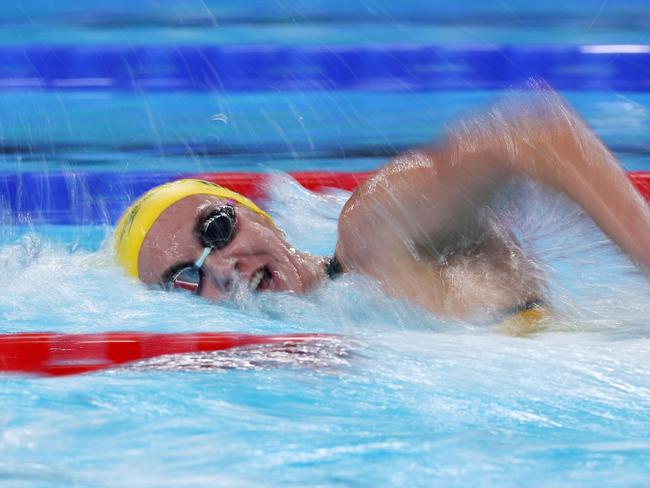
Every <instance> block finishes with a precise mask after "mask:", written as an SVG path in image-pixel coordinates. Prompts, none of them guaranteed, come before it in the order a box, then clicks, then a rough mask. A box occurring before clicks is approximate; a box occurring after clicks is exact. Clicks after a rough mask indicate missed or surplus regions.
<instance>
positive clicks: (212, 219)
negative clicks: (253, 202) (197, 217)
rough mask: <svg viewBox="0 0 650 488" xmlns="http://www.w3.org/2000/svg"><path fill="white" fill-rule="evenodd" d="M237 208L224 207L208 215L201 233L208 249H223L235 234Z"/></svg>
mask: <svg viewBox="0 0 650 488" xmlns="http://www.w3.org/2000/svg"><path fill="white" fill-rule="evenodd" d="M235 222H236V220H235V208H234V207H233V206H232V205H222V206H221V207H219V208H217V209H216V210H213V211H212V212H210V213H209V214H208V216H207V217H206V218H205V220H204V221H203V223H202V224H201V228H200V229H199V232H200V234H201V240H202V241H203V244H204V245H205V246H206V247H213V248H216V249H223V248H224V247H226V246H227V245H228V243H229V242H230V241H231V240H232V238H233V235H234V234H235Z"/></svg>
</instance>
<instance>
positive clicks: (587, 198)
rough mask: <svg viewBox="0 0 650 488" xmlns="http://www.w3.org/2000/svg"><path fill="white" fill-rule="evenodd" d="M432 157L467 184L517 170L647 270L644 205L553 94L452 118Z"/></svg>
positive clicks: (649, 229) (648, 220) (648, 229)
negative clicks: (454, 123) (579, 211)
mask: <svg viewBox="0 0 650 488" xmlns="http://www.w3.org/2000/svg"><path fill="white" fill-rule="evenodd" d="M433 154H434V158H435V159H437V160H438V162H439V163H438V164H442V165H444V166H451V167H458V168H459V174H460V175H461V177H469V178H470V179H471V180H473V181H474V182H475V183H476V182H477V178H476V177H474V176H472V173H473V172H474V171H475V170H477V177H478V178H481V169H480V168H481V167H482V168H483V169H482V171H483V172H486V171H487V173H490V172H492V175H490V176H489V178H498V176H497V175H501V174H503V173H504V172H505V173H507V172H512V171H516V172H523V173H525V174H527V175H529V176H531V177H532V178H534V179H536V180H538V181H540V182H541V183H543V184H545V185H548V186H550V187H552V188H554V189H556V190H558V191H560V192H562V193H564V194H565V195H567V196H568V197H570V198H571V199H572V200H574V201H575V202H577V203H578V204H579V205H581V206H582V207H583V208H584V210H585V211H586V212H587V213H588V214H589V215H590V216H591V218H592V219H593V220H594V221H595V222H596V224H597V225H598V226H599V227H600V228H601V229H602V230H603V231H604V232H605V233H606V234H607V235H608V236H609V237H610V238H611V239H612V240H613V241H614V242H616V243H617V244H618V246H619V247H620V248H621V249H622V250H623V251H624V252H625V253H626V254H627V255H628V256H629V257H630V258H631V259H632V260H633V261H634V262H635V263H637V265H639V266H640V267H641V268H642V269H644V270H645V271H646V272H650V208H649V207H648V205H647V204H646V203H645V201H644V200H643V198H642V197H641V196H640V194H639V193H638V192H637V191H636V190H635V189H634V187H633V186H632V184H631V182H630V180H629V178H628V177H627V175H626V173H625V172H624V170H623V169H622V168H621V166H620V164H619V162H618V161H617V160H616V158H615V157H614V156H613V155H612V153H611V152H610V151H609V150H608V149H607V148H606V147H605V145H604V144H603V143H602V142H601V141H600V140H599V139H598V137H597V136H596V135H595V134H594V133H593V132H592V131H591V130H590V129H589V127H588V126H587V125H586V124H585V123H584V121H583V120H582V119H580V117H579V116H578V115H577V114H575V113H574V112H573V110H572V109H571V108H570V107H568V106H567V104H566V103H564V102H563V101H562V100H561V99H560V97H559V96H557V95H556V94H555V93H553V92H550V91H546V90H545V91H541V92H539V93H535V97H534V98H533V99H532V100H529V101H528V102H522V101H520V102H519V103H515V102H506V103H503V104H500V105H496V106H495V107H493V108H492V109H491V110H490V111H488V112H487V113H486V114H485V115H483V116H481V117H478V118H475V119H472V120H468V121H465V122H462V123H460V124H459V125H458V127H457V128H456V129H455V131H454V132H453V133H452V134H451V135H450V137H449V138H448V139H447V140H446V142H445V144H444V145H443V146H442V147H441V149H440V150H439V151H436V152H434V153H433ZM486 166H487V168H488V169H487V170H486V169H485V167H486ZM461 168H462V169H461ZM483 178H486V176H483ZM478 184H479V186H480V182H478Z"/></svg>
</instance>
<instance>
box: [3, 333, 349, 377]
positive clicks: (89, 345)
mask: <svg viewBox="0 0 650 488" xmlns="http://www.w3.org/2000/svg"><path fill="white" fill-rule="evenodd" d="M336 337H337V336H335V335H332V334H293V335H252V334H239V333H234V332H196V333H168V334H162V333H152V332H99V333H90V334H59V333H53V332H33V333H19V334H0V372H4V373H28V374H38V375H48V376H63V375H71V374H79V373H88V372H91V371H98V370H102V369H107V368H111V367H114V366H119V365H121V364H125V363H130V362H133V361H140V360H143V359H151V358H154V357H158V356H163V355H168V354H187V353H196V352H211V351H223V350H226V349H232V348H236V347H244V346H259V345H273V344H275V345H281V346H291V345H296V344H303V343H307V342H319V341H321V342H322V341H327V340H332V339H334V338H336ZM288 350H289V351H290V349H288Z"/></svg>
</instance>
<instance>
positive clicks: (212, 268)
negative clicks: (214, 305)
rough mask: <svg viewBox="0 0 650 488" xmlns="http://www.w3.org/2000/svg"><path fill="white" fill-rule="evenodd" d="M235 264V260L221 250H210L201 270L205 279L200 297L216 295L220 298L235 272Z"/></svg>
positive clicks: (227, 288) (226, 289) (228, 286)
mask: <svg viewBox="0 0 650 488" xmlns="http://www.w3.org/2000/svg"><path fill="white" fill-rule="evenodd" d="M237 263H238V262H237V259H236V258H233V257H232V256H228V253H226V252H223V250H218V249H212V250H211V252H210V254H209V255H208V256H207V258H206V259H205V261H204V263H203V267H202V268H201V269H202V271H203V276H204V278H205V283H204V284H203V292H202V295H206V296H207V295H208V294H209V293H210V295H214V294H215V293H218V294H219V296H222V295H223V294H224V293H225V292H227V291H228V290H229V288H230V285H231V283H232V280H233V279H234V277H235V274H236V272H237ZM212 297H213V298H217V297H214V296H212Z"/></svg>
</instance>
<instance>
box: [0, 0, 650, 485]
mask: <svg viewBox="0 0 650 488" xmlns="http://www.w3.org/2000/svg"><path fill="white" fill-rule="evenodd" d="M53 5H54V4H52V3H50V2H38V1H35V0H34V1H31V2H22V3H20V2H19V4H17V6H15V7H14V6H7V7H6V8H5V7H3V10H2V13H1V14H0V18H2V19H4V23H3V25H2V26H0V44H1V45H0V53H2V52H4V51H3V50H2V48H3V46H4V47H7V46H14V47H15V46H16V45H18V46H23V45H25V46H26V47H25V49H26V50H27V49H28V48H29V49H31V47H33V46H32V44H34V45H37V44H40V43H45V42H49V43H54V44H57V43H59V44H61V45H65V46H70V45H80V44H93V45H94V44H95V43H97V45H99V44H102V43H104V44H106V43H110V44H111V45H117V44H120V45H124V46H127V47H128V46H131V45H136V44H138V45H139V44H140V43H145V44H149V45H156V46H167V47H169V46H171V47H172V48H173V46H174V45H175V43H182V44H189V45H194V44H200V45H205V44H212V43H214V44H218V45H223V44H237V45H251V44H256V45H258V44H259V43H260V42H272V43H274V44H275V45H295V44H300V45H313V46H322V45H327V44H349V43H356V44H364V43H365V44H367V45H373V46H375V45H378V44H379V43H381V42H387V43H389V44H391V45H394V44H395V43H396V42H400V41H404V42H406V43H433V44H437V43H448V44H453V43H455V42H458V39H460V38H463V39H468V37H467V36H470V38H469V40H471V41H472V42H475V43H506V44H508V45H525V44H526V43H530V42H532V43H538V44H542V43H546V44H545V45H550V44H553V43H555V42H556V41H557V43H558V44H561V45H562V46H566V45H567V44H571V43H576V44H577V43H608V44H621V43H622V44H634V45H645V44H647V43H648V39H647V28H644V27H643V21H644V19H647V13H646V12H645V7H644V2H634V1H631V0H628V1H626V2H621V3H619V4H618V5H617V6H611V5H609V4H606V3H603V4H602V5H600V14H598V12H593V7H592V11H591V12H588V11H587V9H586V7H585V5H584V2H578V4H576V5H577V6H576V7H572V6H563V7H562V10H559V7H557V6H555V5H546V3H544V2H542V4H541V5H540V6H537V7H536V8H534V7H532V6H526V5H525V4H524V2H510V3H509V4H508V5H498V6H491V7H486V6H485V5H483V4H482V3H481V2H472V3H471V4H468V6H466V7H465V10H461V9H460V8H458V7H454V6H447V7H444V8H442V7H438V6H436V9H438V10H436V9H434V7H433V6H431V5H429V3H426V4H425V2H415V3H414V4H413V6H412V7H411V8H408V6H405V7H398V6H393V4H392V3H390V2H378V3H376V4H374V5H370V4H367V3H365V2H362V3H355V2H335V4H332V5H330V6H328V7H327V8H325V7H323V6H322V4H320V3H318V2H301V3H300V4H299V5H297V4H295V5H294V4H291V5H290V4H278V3H276V2H272V3H265V2H254V3H251V5H250V6H248V7H245V6H240V7H237V6H235V5H233V6H230V7H228V8H226V7H220V8H222V10H221V11H220V16H216V15H213V14H214V12H217V10H216V9H218V8H219V7H218V6H215V5H216V2H200V4H199V3H194V2H189V3H187V4H186V5H187V6H186V7H184V8H182V6H181V5H180V4H179V3H177V2H167V1H165V2H145V1H143V2H114V3H110V2H109V3H107V4H106V5H104V6H103V7H102V8H103V9H104V10H101V12H100V13H98V12H92V13H89V12H88V11H87V8H85V7H84V6H83V5H82V2H76V1H69V0H68V1H66V2H62V3H61V4H60V5H57V6H53ZM335 7H336V8H335ZM53 9H54V11H55V12H54V13H53ZM418 9H420V10H419V12H420V14H421V15H420V16H419V17H418V16H417V15H416V14H417V12H418ZM154 11H155V12H157V14H156V15H153V14H151V12H154ZM470 14H471V15H470ZM211 15H212V16H211ZM536 16H537V17H538V18H540V19H541V20H542V21H543V22H541V24H544V25H545V26H546V27H547V28H548V29H550V30H547V29H543V28H541V27H535V28H532V27H530V26H531V25H532V24H533V20H534V19H535V18H536ZM558 17H560V18H569V19H571V22H569V24H566V25H568V26H569V27H566V28H565V27H562V25H565V24H560V23H558V22H556V19H557V18H558ZM362 18H365V19H366V21H365V22H364V21H362V20H361V19H362ZM206 19H208V20H206ZM209 19H212V21H214V22H216V24H217V25H222V26H223V29H218V28H215V27H214V26H213V25H212V24H210V23H209V22H208V21H209ZM255 19H257V20H255ZM499 19H500V20H499ZM508 19H510V21H508ZM513 19H515V20H513ZM632 20H635V22H636V23H633V22H632ZM219 21H220V22H221V24H219ZM21 22H22V23H21ZM455 22H456V23H455ZM255 23H257V24H255ZM253 24H255V25H257V26H258V28H257V29H253V28H252V27H251V25H253ZM289 24H293V25H294V27H293V28H289V27H288V25H289ZM347 25H351V26H353V28H354V29H356V28H357V27H355V26H358V30H357V31H356V32H351V30H353V28H347V27H346V26H347ZM206 26H212V27H206ZM529 27H530V28H529ZM382 28H383V31H384V34H385V35H382ZM537 29H539V30H537ZM549 32H551V33H555V34H557V35H558V36H560V37H554V36H552V35H551V34H550V33H549ZM400 33H401V34H400ZM405 33H406V34H405ZM400 36H402V37H400ZM404 36H406V37H404ZM145 41H146V42H145ZM27 44H30V46H27ZM30 52H32V51H30ZM504 52H505V51H504ZM57 69H58V68H57ZM0 78H2V76H0ZM3 79H8V78H3ZM23 83H24V80H23ZM639 86H640V85H639ZM500 93H501V90H500V89H472V87H471V86H468V87H467V89H442V88H441V89H431V90H419V89H418V90H412V89H404V90H399V91H396V90H392V89H391V90H385V89H379V88H378V87H376V86H370V87H367V89H364V88H360V87H355V88H354V89H349V90H342V89H341V90H339V89H337V90H327V89H322V88H319V89H314V90H308V89H300V90H285V89H277V90H273V89H265V90H222V91H216V90H204V89H201V90H131V89H123V88H119V89H118V88H115V87H113V88H111V87H107V88H106V89H99V88H96V87H95V88H92V89H87V88H84V89H75V88H70V87H66V88H61V89H56V88H53V87H52V86H39V87H34V88H29V87H26V86H22V87H21V88H16V89H13V88H12V89H10V88H7V87H6V86H5V87H4V89H3V93H2V96H1V97H0V129H1V133H0V135H1V139H0V148H1V149H2V151H0V152H1V154H0V188H8V187H5V186H2V185H5V184H6V182H7V181H11V182H12V185H14V186H12V187H11V188H12V189H13V190H12V191H14V192H16V193H24V192H38V194H39V195H42V196H43V199H42V200H39V201H42V202H45V203H44V208H40V209H32V208H29V209H26V208H23V211H22V212H17V210H16V208H15V206H12V204H11V199H10V198H8V196H7V194H3V200H2V201H1V202H0V211H1V212H2V221H1V222H0V223H1V224H2V225H0V266H1V267H2V273H1V274H0V287H1V289H2V290H3V293H2V294H0V316H1V317H2V320H1V321H0V332H2V333H10V332H23V331H41V330H49V331H55V332H96V331H103V330H134V331H157V332H161V331H162V332H189V331H212V332H217V331H239V332H247V333H285V332H289V333H294V332H328V333H329V332H333V333H337V334H341V335H342V336H343V337H344V339H343V341H342V343H341V344H340V345H338V346H336V347H323V346H319V347H307V348H305V349H304V350H303V351H302V353H301V354H299V355H297V354H293V355H292V354H288V353H286V352H283V351H275V352H273V353H269V352H266V351H259V350H258V351H231V352H229V353H227V354H221V355H208V356H205V355H202V356H200V355H187V356H183V357H173V358H163V359H161V360H157V361H152V362H148V363H145V364H140V365H135V366H131V367H126V368H120V369H115V370H110V371H105V372H101V373H95V374H89V375H82V376H71V377H65V378H56V379H43V378H28V377H21V376H3V377H2V378H1V379H0V403H1V405H2V407H1V408H0V481H2V483H3V484H6V485H7V486H19V487H22V486H25V487H58V486H79V487H88V486H93V487H95V486H97V487H103V486H107V487H108V486H145V487H146V486H151V487H164V486H169V487H177V486H206V487H207V486H210V487H212V486H312V485H313V486H383V485H386V486H445V487H447V486H486V487H487V486H522V485H527V486H535V487H537V486H540V487H542V486H574V487H587V486H620V487H637V486H638V487H645V486H648V483H649V481H650V475H649V474H648V473H650V333H649V330H650V321H649V319H648V317H650V300H648V296H650V284H649V283H648V281H647V280H646V279H645V278H643V277H641V276H640V275H639V274H638V272H637V271H636V270H635V268H634V267H633V265H632V264H631V263H629V262H628V261H627V260H626V259H625V258H624V257H623V256H621V255H620V253H619V252H618V251H617V250H616V249H614V248H613V246H612V245H611V244H609V243H608V241H607V239H606V238H605V237H604V236H603V235H602V233H600V231H598V230H597V229H595V228H594V226H593V225H592V224H591V223H590V222H589V221H588V220H587V219H586V218H585V217H584V216H583V215H582V213H581V212H580V211H579V210H577V209H576V208H575V207H574V206H572V205H571V204H569V203H568V202H566V201H564V200H562V199H559V198H557V197H556V196H554V195H550V194H548V193H547V192H545V191H543V190H541V189H540V188H537V187H535V186H534V185H530V184H528V183H526V182H519V184H517V185H515V186H513V187H512V188H508V189H506V190H504V194H503V202H502V206H501V214H502V217H503V218H504V219H506V220H508V221H509V222H510V223H511V224H512V225H513V226H514V228H515V230H516V232H517V234H518V235H519V236H520V238H521V239H522V241H523V243H524V245H525V246H526V247H527V249H530V250H531V252H533V254H534V255H535V256H536V257H537V258H538V259H539V261H540V262H542V263H543V265H544V267H545V270H546V273H547V275H548V277H549V287H550V292H549V293H550V297H551V299H552V300H551V301H552V303H553V304H554V306H555V307H556V309H557V316H556V318H554V319H553V321H552V322H551V323H550V324H549V327H548V330H547V331H546V332H544V333H542V334H537V335H534V336H531V337H528V338H513V337H508V336H505V335H503V334H501V333H499V332H498V331H497V330H495V327H494V326H492V325H491V324H490V323H466V322H450V321H443V320H439V319H436V318H434V317H431V316H430V315H428V314H426V313H425V312H423V311H420V310H417V309H414V308H413V307H412V306H411V305H409V304H406V303H404V302H401V301H398V300H393V299H389V298H387V297H386V296H384V295H383V294H381V293H380V292H379V290H378V289H377V287H376V285H375V284H373V283H372V282H370V281H368V280H366V279H363V278H361V277H358V276H344V277H343V278H342V279H339V280H337V281H335V282H331V283H327V284H326V285H324V286H323V287H322V288H320V289H318V290H316V291H315V292H313V293H311V294H309V295H307V296H304V297H298V296H294V295H292V294H288V293H282V294H260V295H257V296H251V295H250V294H249V293H248V292H246V291H245V290H238V291H237V292H236V293H235V294H234V295H233V297H232V300H231V301H230V302H229V303H227V304H215V303H209V302H205V301H202V300H198V299H193V298H190V297H185V296H179V295H176V294H166V293H162V292H160V291H157V290H150V289H147V288H145V287H143V286H140V285H139V284H137V283H135V282H133V281H131V280H129V279H128V278H125V277H124V276H123V275H122V274H121V273H120V271H119V270H118V269H117V268H116V267H115V265H114V263H113V258H112V255H111V252H110V234H111V229H112V223H113V221H114V219H115V216H116V212H117V211H118V210H119V208H121V207H123V206H124V205H125V204H126V202H127V201H128V200H129V198H131V197H132V196H133V195H130V194H128V192H123V191H122V190H121V189H122V188H124V186H121V185H123V182H124V181H126V180H128V177H129V176H130V175H133V174H136V173H137V174H140V173H142V174H146V173H151V174H159V173H169V172H172V173H173V172H177V173H179V174H180V173H193V172H207V171H217V172H218V171H262V172H275V173H276V175H275V176H274V178H273V182H272V184H271V186H270V189H269V194H270V198H269V201H268V202H266V204H267V206H268V208H269V210H270V211H271V213H272V215H273V217H274V218H275V219H276V220H277V222H278V223H279V225H280V226H281V227H282V228H283V229H285V230H286V232H287V235H288V236H289V238H290V240H291V242H292V243H294V244H295V245H296V246H297V247H299V248H304V249H306V250H308V251H311V252H314V253H319V254H324V255H326V254H331V253H332V251H333V248H334V244H335V242H336V222H337V217H338V213H339V211H340V209H341V207H342V205H343V204H344V202H345V200H346V198H347V197H348V196H349V194H347V193H345V192H342V191H332V192H330V193H327V194H325V195H315V194H311V193H309V192H306V191H305V190H303V189H301V188H300V187H299V186H298V185H296V184H295V182H293V181H292V180H291V179H290V178H288V177H287V176H286V175H285V174H283V172H287V171H294V170H306V169H313V170H342V171H365V170H371V169H374V168H377V167H378V166H379V165H380V164H381V162H382V161H384V160H386V159H387V158H389V157H390V156H392V155H394V154H396V153H397V152H399V151H401V150H404V149H406V148H408V147H411V146H413V145H419V144H425V143H427V142H429V141H431V140H435V139H436V138H437V137H439V136H440V134H441V132H442V130H443V125H444V123H446V122H447V121H450V120H453V118H454V117H457V116H459V115H462V114H465V113H467V112H470V111H472V110H473V109H475V108H476V107H480V106H482V105H484V104H486V103H489V101H490V100H493V99H495V98H496V97H498V96H499V94H500ZM562 94H563V95H564V96H565V97H567V99H568V100H569V101H570V102H571V103H572V104H573V105H574V106H575V107H576V109H577V110H578V112H579V113H580V114H581V115H582V116H583V117H584V118H585V119H586V120H587V122H588V123H589V124H590V125H591V126H592V127H593V128H594V130H595V131H596V132H597V133H598V134H599V135H600V136H601V137H602V138H603V139H604V140H605V142H606V143H607V144H608V145H609V146H610V147H611V148H612V149H613V151H614V152H615V153H616V155H617V156H618V157H619V158H620V159H621V161H622V163H623V164H624V166H625V167H626V169H628V170H650V157H649V154H650V153H649V152H648V148H649V147H650V145H649V144H648V133H650V132H649V129H650V117H649V111H650V98H649V95H648V92H647V90H641V89H637V90H620V89H606V88H602V87H601V88H598V89H587V88H584V89H574V90H564V91H563V92H562ZM50 177H51V178H50ZM93 178H95V179H93ZM97 178H100V179H102V181H106V183H107V185H108V187H111V185H112V188H113V191H112V193H107V195H108V196H106V197H105V200H102V201H101V202H97V201H96V200H94V199H95V198H96V195H97V193H96V188H95V187H94V185H95V184H96V182H97V181H98V180H97ZM37 181H38V183H35V182H37ZM26 182H27V184H25V183H26ZM55 182H56V183H55ZM61 182H62V183H61ZM61 188H63V191H64V192H67V193H66V195H65V197H66V198H65V199H64V200H65V201H66V202H72V204H73V207H74V208H73V210H72V211H73V212H77V213H76V214H75V215H73V216H72V217H74V218H71V219H70V221H71V222H73V224H75V225H72V224H68V225H58V224H57V223H56V222H60V221H61V219H59V220H57V218H55V216H56V215H59V216H60V212H68V211H69V210H65V209H67V207H65V208H64V207H57V205H59V202H60V201H62V200H61V199H60V198H59V196H57V195H58V194H57V192H59V191H61ZM66 205H67V203H66ZM48 206H49V207H48ZM55 207H56V208H55ZM91 207H92V211H91V210H89V209H91ZM98 209H99V210H98ZM102 209H103V210H102ZM86 210H87V212H86ZM57 212H59V213H58V214H57Z"/></svg>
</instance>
